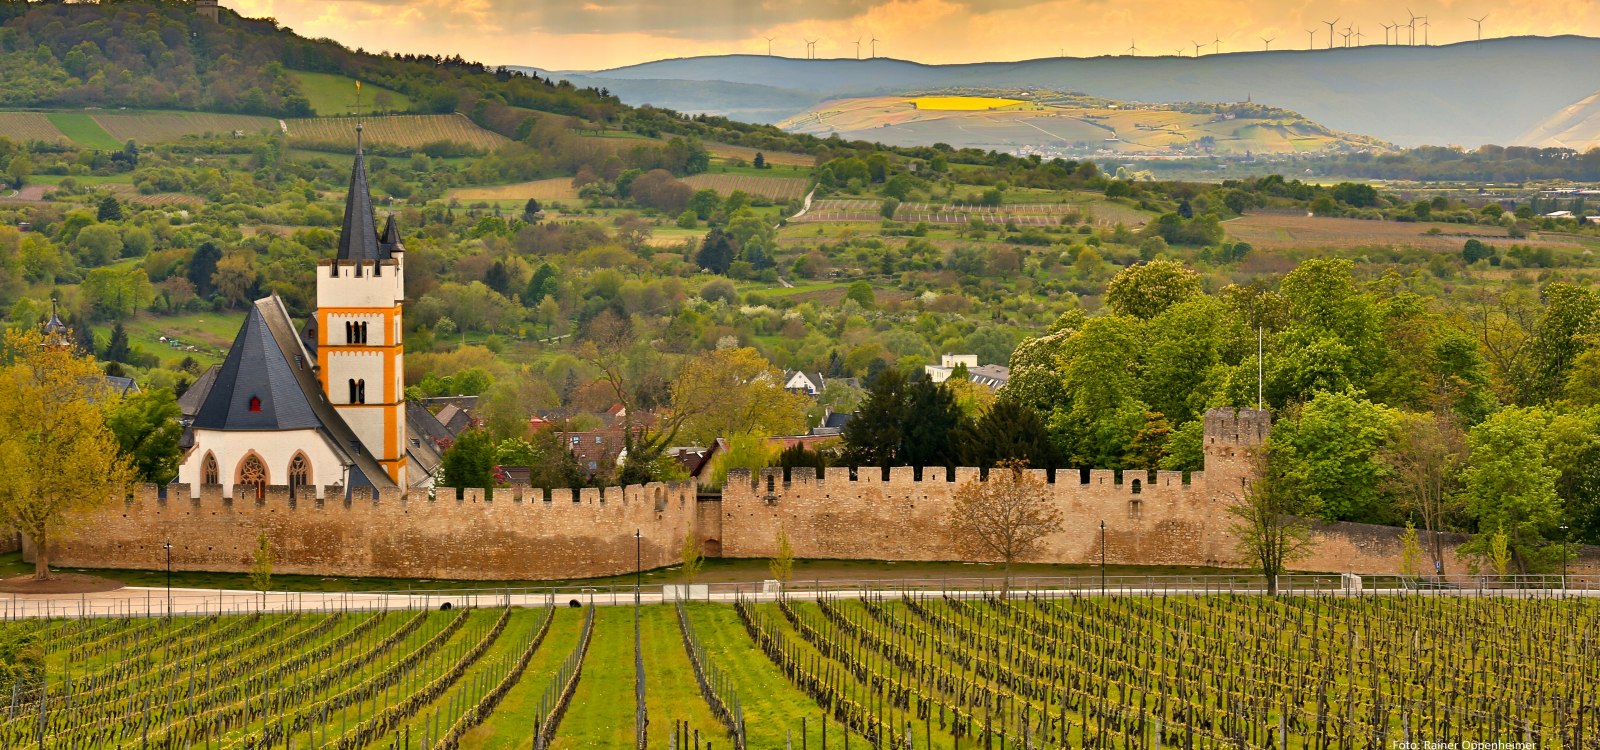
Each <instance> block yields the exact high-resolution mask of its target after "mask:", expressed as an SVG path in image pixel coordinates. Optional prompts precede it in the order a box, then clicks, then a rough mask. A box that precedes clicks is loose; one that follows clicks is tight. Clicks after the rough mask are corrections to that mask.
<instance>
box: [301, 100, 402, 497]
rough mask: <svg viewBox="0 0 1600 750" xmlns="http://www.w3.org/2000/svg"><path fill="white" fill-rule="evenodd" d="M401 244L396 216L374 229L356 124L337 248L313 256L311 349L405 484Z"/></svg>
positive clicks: (349, 415)
mask: <svg viewBox="0 0 1600 750" xmlns="http://www.w3.org/2000/svg"><path fill="white" fill-rule="evenodd" d="M404 300H405V248H404V247H403V246H402V245H401V244H400V233H399V231H398V230H397V229H396V228H395V223H394V216H392V215H391V216H390V217H389V220H388V223H387V224H386V225H385V226H384V228H383V233H382V234H379V233H378V230H377V225H376V220H375V219H374V218H373V215H372V196H371V195H370V194H369V193H368V190H367V166H366V160H365V158H364V157H363V156H362V153H361V126H360V125H357V126H356V162H355V166H354V168H352V169H351V173H350V193H349V196H348V197H347V198H346V200H345V207H344V227H343V229H341V230H340V232H339V251H338V254H337V255H336V256H335V257H334V258H332V259H331V260H323V261H320V262H319V263H318V264H317V315H316V341H317V348H316V356H317V365H318V368H319V369H318V373H319V376H320V378H321V380H322V391H323V393H325V394H326V395H327V397H328V401H329V402H330V403H332V404H333V407H334V409H336V410H338V412H339V416H340V417H343V418H344V421H345V422H346V423H347V424H349V425H350V428H351V430H352V431H354V432H355V434H356V437H357V438H359V440H360V442H361V445H359V446H351V447H352V448H353V449H355V450H364V451H367V452H370V453H371V454H372V457H373V458H374V459H376V460H377V461H378V464H379V465H381V466H382V467H383V469H384V471H385V472H387V473H388V475H389V478H390V479H392V480H394V482H395V484H398V485H400V486H401V487H406V486H407V484H406V401H405V384H404V382H403V379H404V372H405V368H404V357H405V347H404V345H403V342H402V340H401V332H402V330H403V327H402V326H401V322H400V308H401V304H402V303H403V302H404Z"/></svg>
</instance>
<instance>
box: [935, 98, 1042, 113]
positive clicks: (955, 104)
mask: <svg viewBox="0 0 1600 750" xmlns="http://www.w3.org/2000/svg"><path fill="white" fill-rule="evenodd" d="M1023 104H1032V102H1025V101H1023V100H1021V99H1001V98H998V97H993V96H919V97H917V98H915V99H912V100H911V106H913V107H916V108H917V109H936V110H948V111H952V112H971V111H975V110H992V109H1006V108H1008V107H1016V106H1018V105H1023Z"/></svg>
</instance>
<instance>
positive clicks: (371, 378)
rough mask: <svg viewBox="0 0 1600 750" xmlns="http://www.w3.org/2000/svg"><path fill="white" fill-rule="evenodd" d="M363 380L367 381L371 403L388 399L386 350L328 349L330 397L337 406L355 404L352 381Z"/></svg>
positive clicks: (368, 397)
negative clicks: (385, 364) (385, 363)
mask: <svg viewBox="0 0 1600 750" xmlns="http://www.w3.org/2000/svg"><path fill="white" fill-rule="evenodd" d="M351 380H358V381H360V380H364V381H366V384H367V400H366V403H369V404H380V403H383V402H385V401H387V400H389V394H387V393H385V392H384V391H385V388H384V386H385V385H387V384H388V380H387V379H386V378H385V377H384V372H383V353H382V352H371V351H330V352H328V390H329V391H332V392H331V393H329V394H328V400H329V401H331V402H333V403H334V404H335V405H343V404H350V403H354V402H353V401H351V400H350V381H351Z"/></svg>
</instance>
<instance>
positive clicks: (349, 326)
mask: <svg viewBox="0 0 1600 750" xmlns="http://www.w3.org/2000/svg"><path fill="white" fill-rule="evenodd" d="M344 342H345V343H346V344H354V343H355V342H356V324H354V323H351V322H350V321H348V320H347V321H345V323H344Z"/></svg>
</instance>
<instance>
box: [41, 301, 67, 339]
mask: <svg viewBox="0 0 1600 750" xmlns="http://www.w3.org/2000/svg"><path fill="white" fill-rule="evenodd" d="M44 343H45V345H46V346H71V345H72V330H71V329H69V328H68V327H67V324H66V323H63V322H61V312H60V311H59V310H57V309H56V298H55V297H51V298H50V320H48V321H46V322H45V324H44Z"/></svg>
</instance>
